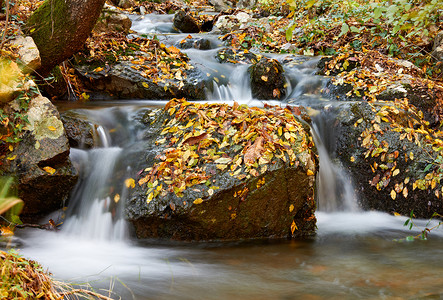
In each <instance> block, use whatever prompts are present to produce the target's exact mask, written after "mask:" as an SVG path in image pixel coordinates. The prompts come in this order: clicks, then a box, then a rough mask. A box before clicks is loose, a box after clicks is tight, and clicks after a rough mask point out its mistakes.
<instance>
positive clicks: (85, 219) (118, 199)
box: [63, 147, 126, 240]
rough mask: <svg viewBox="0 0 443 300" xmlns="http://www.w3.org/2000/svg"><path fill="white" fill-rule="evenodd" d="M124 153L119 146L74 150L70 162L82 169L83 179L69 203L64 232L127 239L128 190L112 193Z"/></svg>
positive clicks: (102, 238)
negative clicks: (117, 168)
mask: <svg viewBox="0 0 443 300" xmlns="http://www.w3.org/2000/svg"><path fill="white" fill-rule="evenodd" d="M121 153H122V149H121V148H117V147H108V148H97V149H92V150H89V151H84V150H78V149H72V152H71V159H72V160H73V161H74V162H75V164H77V165H78V166H81V168H80V176H81V178H80V180H79V183H78V185H77V187H76V189H75V190H74V193H73V195H72V197H71V200H70V201H71V202H70V204H69V209H68V211H67V214H66V217H67V220H66V222H65V223H64V226H63V232H64V233H66V234H69V235H78V236H84V237H86V238H90V239H100V240H122V239H124V238H125V236H126V224H125V221H124V220H123V215H122V212H123V207H122V206H123V204H122V203H123V202H124V199H122V198H123V197H122V195H124V194H125V190H124V187H123V188H122V190H121V191H115V190H114V191H111V190H110V183H111V181H112V178H113V177H114V173H115V166H116V163H117V161H118V159H119V157H120V155H121ZM114 186H117V187H118V186H119V185H114ZM114 188H115V187H114ZM117 195H118V196H117Z"/></svg>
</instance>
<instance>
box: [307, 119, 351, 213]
mask: <svg viewBox="0 0 443 300" xmlns="http://www.w3.org/2000/svg"><path fill="white" fill-rule="evenodd" d="M330 122H331V120H330V119H328V118H327V116H325V115H324V114H322V116H321V118H318V117H317V118H313V121H312V127H311V131H312V136H313V138H314V142H315V145H316V146H317V151H318V156H319V172H318V175H317V176H318V178H317V180H318V184H317V205H318V210H319V211H326V212H336V211H357V210H358V204H357V197H356V195H355V193H354V189H353V184H352V180H351V178H350V177H349V176H348V174H346V173H345V171H344V170H343V169H342V168H341V166H340V165H339V164H338V163H335V162H334V161H333V159H331V155H333V154H332V153H333V151H332V149H330V148H332V146H331V145H328V144H333V143H335V137H334V132H333V126H331V124H330ZM328 146H329V149H328Z"/></svg>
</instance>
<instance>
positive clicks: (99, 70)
mask: <svg viewBox="0 0 443 300" xmlns="http://www.w3.org/2000/svg"><path fill="white" fill-rule="evenodd" d="M101 71H103V68H102V67H98V68H95V69H94V72H101Z"/></svg>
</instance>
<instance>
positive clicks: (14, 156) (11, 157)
mask: <svg viewBox="0 0 443 300" xmlns="http://www.w3.org/2000/svg"><path fill="white" fill-rule="evenodd" d="M16 157H17V155H13V156H10V157H8V158H7V160H14V159H15V158H16Z"/></svg>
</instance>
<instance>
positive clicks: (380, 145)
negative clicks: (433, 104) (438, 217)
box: [331, 100, 443, 218]
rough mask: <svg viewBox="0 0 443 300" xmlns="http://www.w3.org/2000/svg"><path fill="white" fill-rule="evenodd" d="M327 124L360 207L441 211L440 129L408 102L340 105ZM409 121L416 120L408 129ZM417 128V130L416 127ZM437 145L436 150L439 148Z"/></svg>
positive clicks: (402, 211) (417, 212)
mask: <svg viewBox="0 0 443 300" xmlns="http://www.w3.org/2000/svg"><path fill="white" fill-rule="evenodd" d="M337 113H338V116H337V118H336V120H335V121H334V122H333V124H331V126H333V127H334V128H335V132H336V136H337V141H336V144H335V145H334V148H335V154H336V156H337V157H339V158H340V161H341V163H342V164H343V165H344V167H345V169H346V170H347V171H348V173H349V174H350V176H351V177H352V179H353V181H354V182H355V183H356V185H355V192H356V194H357V196H358V199H359V202H360V204H361V206H362V208H363V209H367V210H368V209H369V210H371V209H373V210H379V211H385V212H388V213H394V212H396V213H399V214H402V215H406V216H409V215H410V213H411V211H414V214H415V216H416V217H418V218H430V217H431V216H432V214H433V213H434V212H437V213H443V204H442V202H441V199H440V198H441V196H442V194H441V185H440V183H438V182H439V179H438V178H439V176H440V175H439V174H440V173H441V170H440V169H439V168H440V167H439V166H437V165H436V164H435V165H433V164H432V162H433V161H434V162H439V161H440V160H441V156H440V154H439V152H438V151H435V149H436V148H435V146H434V148H433V147H432V145H433V144H434V145H435V144H438V143H439V142H438V141H437V140H436V138H437V137H438V134H434V131H433V130H432V129H430V128H429V127H428V126H427V125H426V122H425V121H424V120H423V118H422V116H421V113H420V111H419V110H418V109H417V108H415V107H413V106H412V105H410V104H409V103H408V102H407V101H400V100H398V101H396V102H395V103H393V102H379V103H373V104H371V103H367V102H359V103H354V104H351V105H348V104H344V105H342V106H340V107H339V108H338V112H337ZM411 124H415V125H414V127H413V128H411ZM414 128H415V129H417V131H415V130H414ZM437 150H438V149H437Z"/></svg>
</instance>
